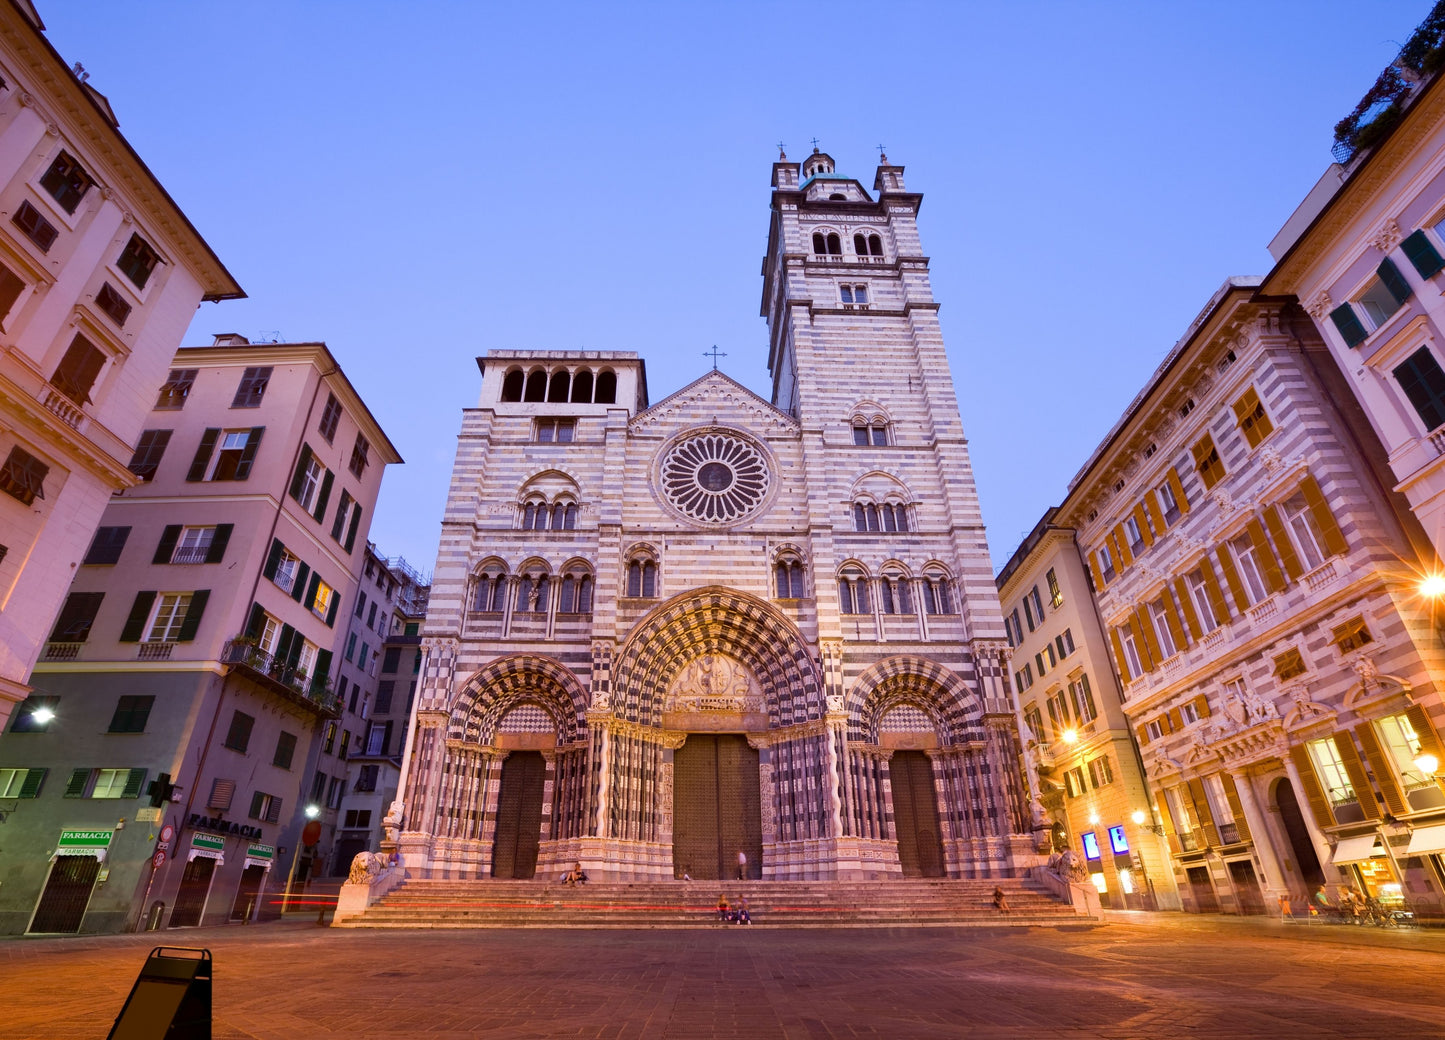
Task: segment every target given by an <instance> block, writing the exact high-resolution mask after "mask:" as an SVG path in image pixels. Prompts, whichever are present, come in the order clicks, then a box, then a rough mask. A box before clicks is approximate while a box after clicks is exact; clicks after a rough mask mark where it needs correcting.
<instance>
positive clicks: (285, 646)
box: [273, 625, 299, 662]
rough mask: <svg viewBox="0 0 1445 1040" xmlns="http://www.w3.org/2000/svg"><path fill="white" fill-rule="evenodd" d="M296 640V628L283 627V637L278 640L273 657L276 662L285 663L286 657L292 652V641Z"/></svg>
mask: <svg viewBox="0 0 1445 1040" xmlns="http://www.w3.org/2000/svg"><path fill="white" fill-rule="evenodd" d="M295 638H296V630H295V629H294V628H292V627H291V626H290V625H282V626H281V636H280V638H279V639H277V640H276V652H275V654H274V655H273V656H274V658H275V660H277V661H281V662H285V660H286V655H287V654H289V653H290V652H291V641H292V640H293V639H295ZM298 641H299V640H298Z"/></svg>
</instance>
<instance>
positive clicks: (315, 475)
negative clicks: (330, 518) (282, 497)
mask: <svg viewBox="0 0 1445 1040" xmlns="http://www.w3.org/2000/svg"><path fill="white" fill-rule="evenodd" d="M325 477H326V467H325V466H323V465H322V464H321V460H320V459H318V458H317V457H316V456H315V455H311V456H310V457H308V458H307V460H306V462H305V464H304V465H303V466H302V468H301V480H300V484H299V486H298V487H297V489H296V495H295V498H296V501H297V502H300V503H301V508H302V509H305V510H306V511H307V512H308V513H309V512H310V511H311V508H312V506H314V505H315V504H316V494H317V492H318V491H320V489H321V482H322V480H323V479H325Z"/></svg>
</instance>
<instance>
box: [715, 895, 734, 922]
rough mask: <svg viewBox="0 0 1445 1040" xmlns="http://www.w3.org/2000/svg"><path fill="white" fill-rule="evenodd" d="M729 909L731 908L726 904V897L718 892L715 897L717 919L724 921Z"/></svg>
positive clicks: (726, 918) (729, 911)
mask: <svg viewBox="0 0 1445 1040" xmlns="http://www.w3.org/2000/svg"><path fill="white" fill-rule="evenodd" d="M731 911H732V908H731V907H729V906H728V897H727V896H725V895H723V894H722V893H721V892H719V893H718V897H717V919H718V920H719V921H723V922H726V921H727V920H728V917H729V914H730V913H731Z"/></svg>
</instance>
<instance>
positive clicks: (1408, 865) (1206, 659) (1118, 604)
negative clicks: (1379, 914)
mask: <svg viewBox="0 0 1445 1040" xmlns="http://www.w3.org/2000/svg"><path fill="white" fill-rule="evenodd" d="M1258 285H1259V279H1242V278H1237V279H1230V280H1229V281H1228V282H1226V283H1225V284H1224V286H1222V287H1221V288H1220V289H1219V291H1218V292H1216V293H1215V294H1214V296H1213V297H1212V298H1211V299H1210V301H1209V303H1208V305H1207V306H1206V307H1205V308H1204V310H1203V311H1202V312H1201V313H1200V315H1199V316H1198V318H1196V319H1195V321H1194V322H1193V324H1192V325H1191V326H1190V328H1189V330H1188V332H1187V334H1186V335H1185V336H1184V337H1183V338H1182V339H1181V340H1180V341H1179V343H1178V344H1176V345H1175V347H1174V348H1173V349H1172V350H1171V351H1170V353H1169V355H1168V356H1167V357H1166V359H1165V361H1164V362H1163V364H1162V365H1161V366H1160V368H1159V369H1158V370H1157V371H1156V372H1155V373H1154V375H1153V377H1152V378H1151V379H1150V381H1149V382H1148V384H1147V385H1146V386H1145V388H1144V389H1143V390H1142V391H1141V392H1140V394H1139V395H1138V396H1137V397H1136V398H1135V400H1134V401H1133V403H1132V404H1131V405H1130V407H1129V409H1128V410H1127V412H1126V413H1125V414H1124V416H1123V417H1122V418H1121V419H1120V420H1119V422H1118V423H1117V424H1116V426H1115V428H1114V429H1113V430H1112V431H1111V432H1110V434H1109V435H1108V437H1107V438H1106V440H1105V441H1104V443H1103V444H1102V445H1101V446H1100V447H1099V448H1098V449H1097V450H1096V451H1095V452H1094V454H1093V455H1092V457H1091V458H1090V459H1089V460H1088V462H1087V463H1086V465H1085V466H1084V468H1083V469H1082V470H1081V471H1080V473H1079V474H1078V476H1077V477H1076V478H1075V479H1074V481H1073V482H1072V484H1071V485H1070V489H1069V494H1068V496H1067V498H1066V499H1065V501H1064V502H1063V504H1062V505H1061V506H1060V507H1059V510H1058V512H1057V514H1056V515H1055V517H1054V523H1056V524H1058V525H1060V526H1066V527H1070V528H1073V529H1074V530H1075V531H1076V532H1077V538H1078V541H1079V544H1080V545H1081V546H1082V548H1083V550H1084V552H1085V554H1086V559H1087V561H1088V566H1089V568H1090V571H1091V575H1092V579H1093V582H1094V585H1095V587H1096V589H1097V590H1098V606H1099V612H1100V615H1101V617H1102V618H1103V620H1104V624H1105V627H1106V630H1107V637H1108V639H1109V642H1110V645H1111V650H1112V653H1113V656H1114V658H1115V662H1116V667H1117V670H1118V673H1119V676H1120V678H1121V680H1122V683H1123V694H1124V711H1125V714H1126V715H1127V717H1128V719H1129V722H1130V724H1131V725H1132V726H1133V727H1134V729H1135V734H1136V738H1137V740H1138V743H1139V745H1140V748H1141V752H1142V756H1143V760H1144V763H1145V767H1146V769H1147V772H1148V777H1149V779H1150V780H1151V781H1152V783H1153V785H1154V787H1155V789H1156V791H1157V792H1159V797H1158V799H1157V801H1156V809H1157V818H1158V820H1159V823H1160V825H1161V826H1162V828H1163V830H1164V832H1165V834H1166V835H1167V838H1168V841H1169V843H1170V846H1171V849H1172V851H1173V854H1174V861H1175V871H1176V877H1177V879H1178V882H1179V885H1180V890H1181V894H1182V897H1183V902H1184V905H1185V907H1186V908H1187V909H1190V910H1195V911H1215V910H1224V911H1227V912H1239V913H1251V912H1264V911H1265V910H1269V911H1271V912H1273V911H1275V909H1276V906H1277V900H1278V899H1279V898H1280V897H1281V896H1288V897H1292V898H1293V899H1295V900H1299V899H1303V898H1304V897H1306V896H1307V895H1308V894H1310V893H1312V892H1314V891H1315V890H1316V888H1317V887H1318V886H1319V885H1321V884H1325V885H1327V886H1328V890H1329V891H1330V892H1331V893H1335V892H1337V887H1336V886H1358V887H1360V888H1362V889H1364V890H1365V891H1367V892H1369V893H1370V894H1372V895H1374V896H1376V897H1377V898H1379V899H1381V900H1382V901H1385V902H1391V901H1400V900H1409V901H1410V902H1411V903H1413V904H1414V905H1415V906H1416V907H1417V908H1432V907H1433V908H1434V909H1436V910H1438V909H1439V907H1440V904H1441V902H1442V899H1441V893H1442V891H1445V888H1442V875H1441V871H1440V863H1439V861H1438V859H1437V858H1436V857H1435V856H1434V855H1433V852H1434V851H1436V849H1435V848H1434V846H1435V845H1438V841H1435V840H1434V838H1433V836H1434V835H1438V834H1440V833H1442V832H1441V831H1440V830H1439V829H1438V828H1439V827H1440V826H1441V825H1445V791H1442V789H1441V786H1440V782H1439V780H1438V769H1439V754H1440V751H1439V748H1440V743H1439V737H1438V727H1439V726H1440V725H1441V722H1442V719H1445V706H1442V704H1441V698H1440V695H1439V693H1438V692H1437V683H1438V680H1439V677H1440V669H1441V664H1442V662H1441V654H1440V649H1439V647H1440V641H1439V637H1438V634H1437V632H1436V630H1435V629H1434V628H1432V626H1431V623H1430V612H1429V604H1428V603H1426V602H1424V601H1423V600H1422V598H1421V597H1420V595H1419V593H1418V588H1417V582H1416V580H1415V568H1416V567H1417V566H1418V561H1416V560H1414V559H1413V558H1412V555H1411V554H1412V550H1411V538H1410V536H1411V533H1412V532H1418V528H1417V527H1416V526H1415V522H1414V518H1413V516H1412V514H1411V513H1410V511H1409V509H1408V507H1407V505H1406V503H1405V502H1404V501H1403V499H1402V498H1401V496H1399V495H1398V494H1397V493H1396V492H1395V491H1394V490H1393V489H1392V483H1391V481H1390V479H1389V477H1388V468H1387V465H1386V462H1385V458H1384V453H1383V452H1382V451H1380V450H1379V447H1378V445H1372V444H1371V443H1370V442H1369V439H1368V434H1369V428H1368V424H1367V423H1366V422H1365V420H1364V417H1363V415H1362V414H1361V413H1360V411H1359V409H1358V407H1357V406H1356V405H1355V402H1354V399H1353V397H1352V396H1351V395H1350V394H1349V392H1348V390H1347V389H1346V386H1345V382H1344V380H1343V379H1342V378H1341V376H1340V373H1339V369H1338V368H1337V367H1336V366H1335V365H1334V364H1333V363H1332V362H1331V361H1330V358H1329V355H1328V351H1327V348H1326V346H1325V344H1324V343H1322V342H1321V341H1320V340H1319V338H1318V337H1317V336H1315V335H1314V330H1313V327H1312V326H1311V325H1310V323H1309V322H1308V321H1307V320H1305V319H1304V316H1303V315H1302V314H1301V313H1299V312H1298V310H1297V308H1292V307H1291V306H1289V305H1288V304H1287V303H1283V304H1282V303H1280V302H1278V301H1271V300H1268V299H1261V298H1259V297H1258V296H1257V295H1256V290H1257V288H1258Z"/></svg>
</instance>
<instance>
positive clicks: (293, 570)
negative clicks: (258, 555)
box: [271, 549, 301, 592]
mask: <svg viewBox="0 0 1445 1040" xmlns="http://www.w3.org/2000/svg"><path fill="white" fill-rule="evenodd" d="M300 569H301V558H300V557H298V556H297V555H296V554H295V553H293V552H292V551H291V550H289V549H282V550H281V555H280V556H279V557H278V558H277V560H276V575H275V577H273V578H272V579H271V580H272V581H274V582H275V583H276V587H277V588H278V589H280V590H281V591H282V592H290V591H291V589H292V588H293V587H294V586H295V584H296V574H297V572H298V571H299V570H300Z"/></svg>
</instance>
